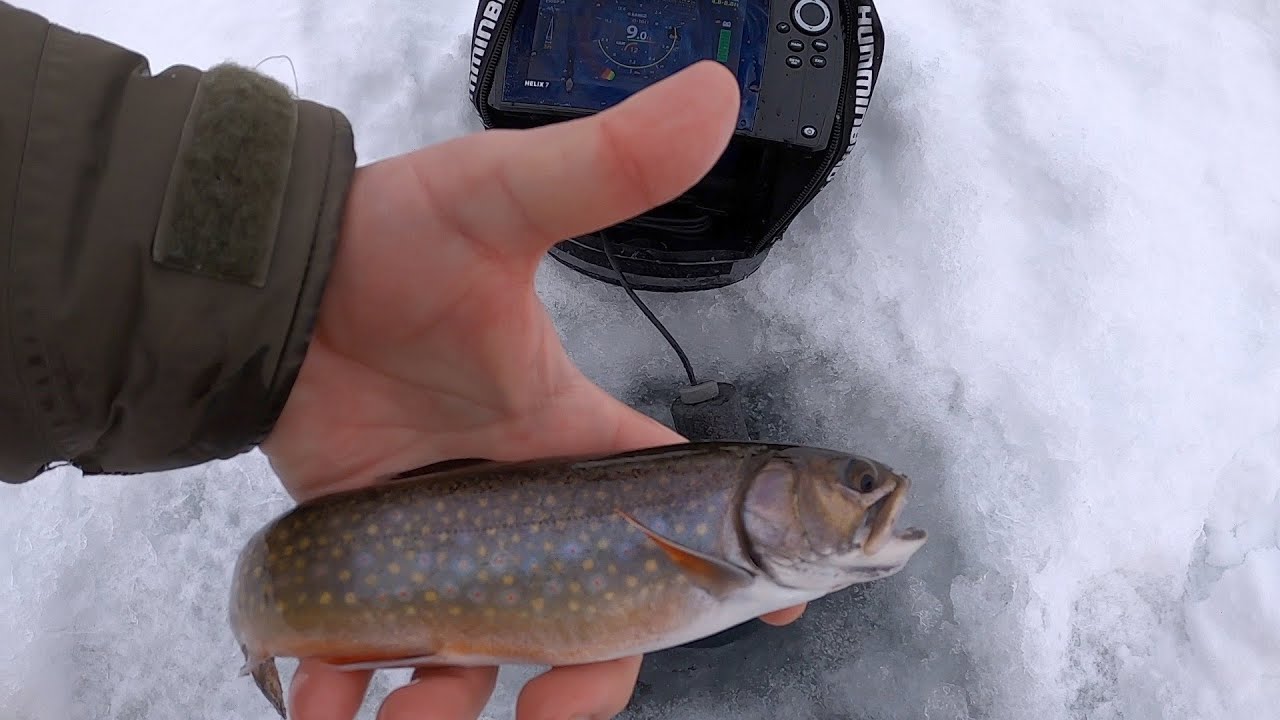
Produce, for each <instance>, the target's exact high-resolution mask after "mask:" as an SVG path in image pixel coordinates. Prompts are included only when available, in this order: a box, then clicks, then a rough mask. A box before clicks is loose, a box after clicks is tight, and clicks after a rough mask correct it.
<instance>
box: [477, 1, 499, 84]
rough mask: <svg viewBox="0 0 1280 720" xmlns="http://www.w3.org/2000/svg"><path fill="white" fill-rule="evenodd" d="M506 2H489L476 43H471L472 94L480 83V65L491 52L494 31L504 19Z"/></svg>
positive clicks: (485, 7)
mask: <svg viewBox="0 0 1280 720" xmlns="http://www.w3.org/2000/svg"><path fill="white" fill-rule="evenodd" d="M506 4H507V3H506V0H488V2H486V3H485V5H484V11H483V13H482V14H481V17H480V24H479V25H478V26H477V27H476V37H475V41H474V42H472V43H471V92H473V93H474V92H475V91H476V85H478V84H479V83H480V63H482V62H483V61H484V56H485V54H486V53H488V52H489V44H490V43H492V42H493V31H494V30H496V29H497V28H498V19H499V18H501V17H502V10H503V6H505V5H506Z"/></svg>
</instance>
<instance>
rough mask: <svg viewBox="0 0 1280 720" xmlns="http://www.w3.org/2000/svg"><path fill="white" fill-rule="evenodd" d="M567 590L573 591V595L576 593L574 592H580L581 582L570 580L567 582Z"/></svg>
mask: <svg viewBox="0 0 1280 720" xmlns="http://www.w3.org/2000/svg"><path fill="white" fill-rule="evenodd" d="M569 592H571V593H573V594H575V595H576V594H578V593H580V592H582V583H580V582H576V581H574V582H570V583H569Z"/></svg>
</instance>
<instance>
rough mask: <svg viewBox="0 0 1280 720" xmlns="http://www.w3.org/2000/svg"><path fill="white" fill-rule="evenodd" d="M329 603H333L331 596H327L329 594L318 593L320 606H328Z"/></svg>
mask: <svg viewBox="0 0 1280 720" xmlns="http://www.w3.org/2000/svg"><path fill="white" fill-rule="evenodd" d="M331 602H333V596H332V595H330V594H329V593H327V592H323V593H320V604H321V605H328V604H329V603H331Z"/></svg>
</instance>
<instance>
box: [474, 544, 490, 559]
mask: <svg viewBox="0 0 1280 720" xmlns="http://www.w3.org/2000/svg"><path fill="white" fill-rule="evenodd" d="M476 554H477V555H479V556H480V557H488V555H489V548H487V547H485V546H484V545H481V546H480V547H478V548H476Z"/></svg>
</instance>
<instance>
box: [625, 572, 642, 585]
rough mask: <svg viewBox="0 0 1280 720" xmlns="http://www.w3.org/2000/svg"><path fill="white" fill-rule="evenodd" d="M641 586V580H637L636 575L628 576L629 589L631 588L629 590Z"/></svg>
mask: <svg viewBox="0 0 1280 720" xmlns="http://www.w3.org/2000/svg"><path fill="white" fill-rule="evenodd" d="M639 584H640V580H639V579H637V578H636V576H635V575H628V576H627V587H629V588H633V587H635V586H636V585H639Z"/></svg>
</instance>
